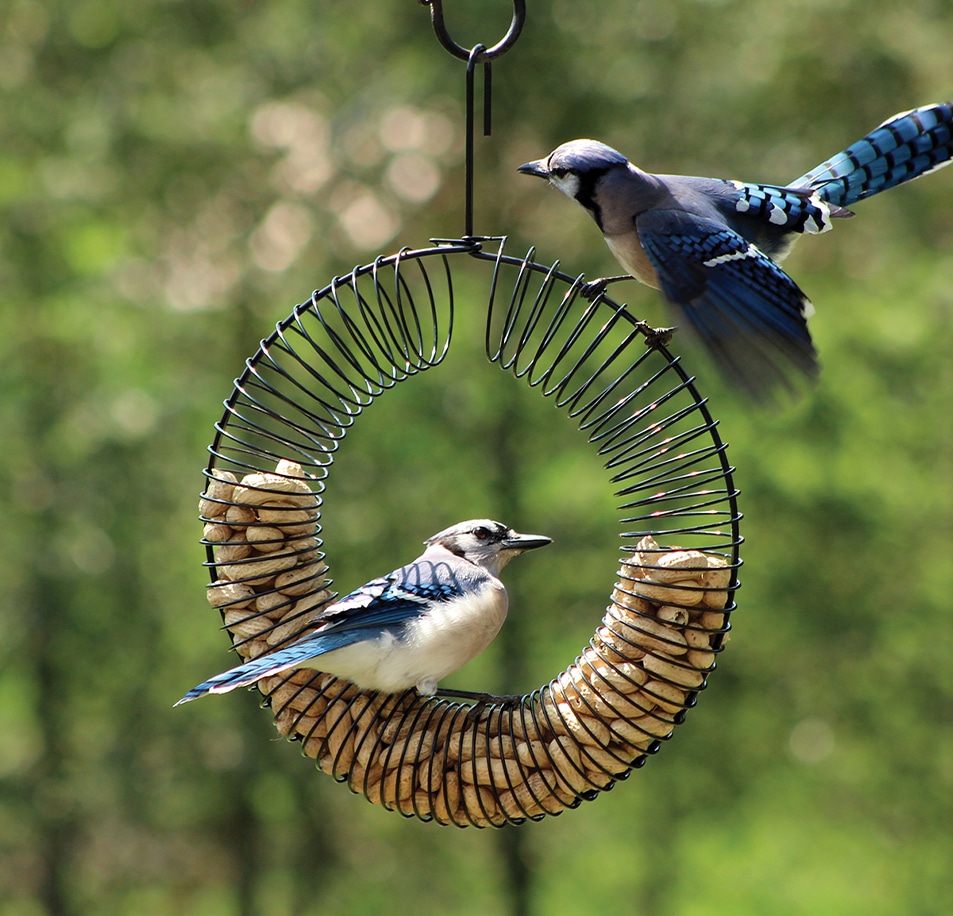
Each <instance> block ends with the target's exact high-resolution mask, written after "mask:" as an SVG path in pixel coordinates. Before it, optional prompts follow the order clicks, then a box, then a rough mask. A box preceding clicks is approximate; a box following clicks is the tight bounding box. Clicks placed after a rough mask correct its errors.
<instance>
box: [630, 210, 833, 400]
mask: <svg viewBox="0 0 953 916" xmlns="http://www.w3.org/2000/svg"><path fill="white" fill-rule="evenodd" d="M636 225H637V228H638V231H639V237H640V240H641V242H642V245H643V247H644V249H645V252H646V254H647V255H648V257H649V259H650V260H651V262H652V265H653V266H654V267H655V269H656V272H657V274H658V277H659V282H660V284H661V288H662V292H663V294H664V295H665V297H666V299H668V300H669V301H670V302H671V303H672V304H673V305H674V306H676V307H677V308H678V309H679V310H680V311H681V312H682V314H684V315H685V316H686V318H687V319H688V320H689V322H690V324H691V325H692V326H693V327H694V329H695V331H696V332H697V333H698V335H699V337H700V338H701V340H702V342H703V343H704V344H705V345H706V346H707V347H708V349H709V351H710V352H711V353H712V355H713V357H714V358H715V360H716V361H717V362H718V364H719V365H720V366H721V368H722V369H723V370H724V371H725V372H726V374H727V375H728V376H729V377H730V378H731V379H732V380H733V381H734V382H735V383H736V384H738V385H740V386H741V387H742V388H744V389H745V390H746V391H747V392H748V393H749V394H750V395H752V396H753V397H755V398H758V399H763V398H765V397H766V396H768V394H769V393H770V392H771V390H772V389H774V388H775V387H777V385H778V384H781V385H784V386H786V387H791V386H790V381H789V377H790V376H791V375H792V374H793V373H800V374H802V375H805V376H807V377H809V378H813V377H814V376H815V375H816V374H817V360H816V354H815V351H814V346H813V344H812V342H811V336H810V333H809V332H808V329H807V315H808V309H809V303H808V301H807V298H806V297H805V295H804V293H803V292H801V290H800V289H799V288H798V286H797V284H796V283H794V281H793V280H791V278H790V277H788V275H787V274H786V273H784V271H783V270H781V268H780V267H779V266H778V265H777V264H776V263H775V262H774V261H772V260H771V259H770V258H768V257H767V256H766V255H765V254H764V253H763V252H761V251H760V250H759V249H758V248H757V247H755V246H754V245H753V244H751V243H750V242H748V241H747V239H745V238H743V237H742V236H741V235H739V234H738V233H737V232H735V231H734V230H732V229H730V228H729V227H727V226H724V225H721V224H719V223H717V222H715V221H713V220H708V219H704V218H701V217H697V216H693V215H691V214H688V213H685V212H683V211H672V210H669V211H657V210H656V211H650V212H649V213H646V214H643V215H642V216H640V217H639V218H638V220H637V223H636ZM792 370H793V373H792Z"/></svg>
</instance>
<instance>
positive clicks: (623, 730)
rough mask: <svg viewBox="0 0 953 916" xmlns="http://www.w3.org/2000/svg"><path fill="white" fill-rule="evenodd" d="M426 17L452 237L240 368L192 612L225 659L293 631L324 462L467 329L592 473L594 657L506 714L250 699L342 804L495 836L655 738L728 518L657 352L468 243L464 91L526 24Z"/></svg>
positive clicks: (714, 619) (711, 647) (313, 576)
mask: <svg viewBox="0 0 953 916" xmlns="http://www.w3.org/2000/svg"><path fill="white" fill-rule="evenodd" d="M429 6H430V10H431V14H432V19H433V24H434V29H435V32H436V34H437V35H438V37H439V38H440V39H441V42H442V43H443V44H444V46H445V47H447V48H448V50H450V51H451V53H454V54H455V55H456V56H458V57H462V59H464V60H466V61H467V155H466V159H467V162H466V168H467V183H466V188H467V191H466V195H467V196H466V231H465V232H464V234H463V235H462V236H461V237H460V238H457V239H432V240H430V242H429V244H427V245H425V246H423V247H420V248H402V249H401V250H399V251H397V252H396V253H391V254H386V255H381V256H379V257H377V258H375V259H374V260H373V261H372V262H370V263H368V264H364V265H362V266H358V267H355V268H354V269H353V270H352V271H351V272H350V273H349V274H347V275H344V276H339V277H335V278H333V279H332V280H331V281H330V282H329V283H327V284H326V285H325V286H324V287H323V288H321V289H319V290H317V291H315V292H314V293H313V294H312V296H311V297H310V298H309V299H308V300H307V301H305V302H303V303H301V304H300V305H297V306H296V307H295V308H294V310H293V311H292V313H291V314H290V315H288V316H287V317H286V318H284V319H283V320H281V321H280V322H278V324H277V326H276V327H275V330H274V331H273V332H272V333H271V334H270V335H269V336H268V337H267V338H265V339H264V340H263V341H262V342H261V345H260V347H259V348H258V350H257V351H256V352H255V353H254V354H253V355H252V356H250V357H249V358H248V359H247V360H246V362H245V366H244V369H243V370H242V372H241V374H240V375H239V377H238V378H237V380H236V381H235V385H234V389H233V390H232V392H231V394H230V395H229V397H228V399H227V400H226V401H225V409H224V413H223V414H222V417H221V419H220V420H219V422H218V423H217V424H216V427H215V435H214V438H213V440H212V442H211V445H210V446H209V452H210V455H211V459H210V461H209V465H208V467H207V469H206V471H205V475H206V478H207V482H206V486H205V490H204V492H203V494H202V497H201V502H200V515H201V520H202V523H203V525H204V540H203V543H204V544H205V547H206V554H207V557H206V565H207V567H208V569H209V572H210V583H209V586H208V589H207V595H208V600H209V603H210V604H211V605H212V607H213V608H214V609H215V610H216V612H217V613H219V614H220V615H221V618H222V621H223V624H224V626H223V628H224V630H225V631H226V632H227V634H228V636H229V639H230V640H231V642H232V647H233V649H234V650H235V652H236V653H237V654H238V656H239V658H240V660H248V659H252V658H255V657H258V656H260V655H262V654H265V653H268V652H272V651H274V650H276V649H279V648H282V647H284V646H287V645H289V644H291V643H293V642H294V641H296V640H297V639H299V638H301V637H302V636H303V635H305V634H307V633H308V632H310V630H309V622H310V621H311V619H312V618H313V616H314V615H315V613H317V612H318V611H320V610H321V609H322V608H323V607H324V606H325V605H326V604H327V603H328V602H329V601H331V600H333V597H334V593H333V592H331V591H330V589H329V584H330V583H329V579H328V575H329V566H328V563H327V554H326V552H325V546H326V545H325V544H324V542H323V541H322V539H321V537H320V534H321V524H320V523H321V509H322V505H323V494H324V493H325V491H326V488H327V486H328V485H329V483H330V482H331V481H333V479H334V477H333V462H334V459H335V456H336V454H337V453H338V450H339V449H342V448H345V449H346V448H347V445H346V438H347V434H348V432H349V431H350V430H351V429H352V428H353V426H354V425H355V423H356V422H357V421H358V420H359V418H360V417H361V416H362V414H363V412H364V410H365V409H366V408H367V407H368V406H369V405H370V404H372V403H374V402H375V401H377V400H379V399H383V400H384V402H385V407H383V408H382V409H384V410H386V401H387V394H388V392H391V391H393V390H394V389H395V388H396V386H397V385H405V384H413V383H414V380H415V379H418V378H420V377H421V376H422V375H423V374H425V373H439V372H440V371H441V366H442V364H443V363H444V361H445V359H446V357H447V355H448V353H449V352H450V350H451V347H452V346H453V345H454V316H455V314H456V313H457V311H458V310H463V309H466V310H467V311H468V313H471V314H472V313H476V312H477V311H479V313H480V314H482V315H483V316H484V318H483V324H484V335H483V340H484V351H485V356H486V371H488V372H503V373H505V374H507V375H508V376H510V377H511V379H512V382H513V384H523V385H528V386H529V387H530V388H531V389H533V390H535V391H536V392H537V393H538V394H539V396H540V398H541V400H542V401H543V402H544V401H547V400H548V401H549V404H550V405H551V407H553V408H555V409H556V410H558V411H561V412H563V413H564V414H565V415H566V416H568V417H569V418H570V419H571V420H572V421H573V422H574V424H575V426H576V428H577V429H578V434H579V435H581V436H584V437H585V438H586V440H587V441H588V443H589V445H590V448H591V451H592V457H593V461H598V462H601V463H602V464H603V465H604V467H605V468H606V469H608V471H609V474H610V486H611V487H612V488H613V494H614V498H615V500H616V506H617V509H618V513H619V523H620V528H621V531H620V552H619V556H618V557H616V558H613V559H611V560H610V559H609V558H607V559H606V582H607V587H606V606H605V607H600V608H598V609H594V611H595V613H594V615H593V616H594V624H595V626H594V632H593V635H592V637H591V639H590V640H589V642H588V644H587V645H585V646H583V647H582V648H581V649H580V650H579V652H578V654H576V656H575V657H574V658H573V659H572V661H570V662H569V663H568V664H567V666H566V667H565V669H564V670H562V671H560V672H558V673H557V674H556V675H555V676H554V677H553V678H552V679H551V680H550V681H549V682H548V683H545V684H543V685H542V686H540V687H539V688H538V689H536V690H534V691H532V692H531V693H529V694H526V695H523V696H510V697H481V698H479V699H478V700H476V701H474V700H473V699H472V698H467V699H460V698H447V697H445V696H440V697H429V698H423V697H419V696H418V695H417V694H416V692H415V691H413V690H411V691H407V692H405V693H402V694H396V695H385V694H380V693H374V692H367V691H362V690H359V689H358V688H357V687H356V686H354V685H352V684H350V683H348V682H346V681H343V680H340V679H338V678H335V677H334V676H332V675H329V674H325V673H322V672H320V671H315V670H312V669H308V668H302V669H298V670H294V671H291V672H284V673H282V674H279V675H276V676H274V677H270V678H267V679H265V680H262V681H260V682H259V684H258V685H257V687H258V690H259V691H260V692H261V694H262V696H263V698H264V706H265V707H267V708H268V709H269V710H270V714H271V715H272V717H273V719H274V724H275V727H276V729H277V730H278V732H280V733H281V734H282V735H284V736H286V737H288V738H289V739H292V740H294V741H296V742H299V743H300V746H301V749H302V751H303V753H304V754H305V755H307V756H308V757H310V758H312V759H313V760H314V761H315V763H316V766H317V768H318V769H319V770H320V771H321V772H323V773H326V774H327V775H329V776H331V777H332V778H333V779H335V780H337V781H339V782H341V783H343V784H344V785H345V786H347V787H348V788H349V789H350V790H351V791H352V792H355V793H359V794H362V795H364V796H365V797H366V798H367V799H368V800H369V801H371V802H373V803H374V804H377V805H381V806H383V807H385V808H387V809H390V810H393V811H396V812H399V813H400V814H402V815H404V816H406V817H415V818H419V819H421V820H426V821H435V822H437V823H440V824H454V825H456V826H460V827H464V826H469V825H472V826H476V827H486V826H502V825H504V824H507V823H519V822H522V821H525V820H527V819H534V820H535V819H540V818H542V817H545V816H546V815H551V814H559V813H560V812H562V811H564V810H566V809H567V808H575V807H577V806H578V805H579V804H580V803H581V802H582V801H584V800H592V799H594V798H595V797H596V796H598V795H599V794H600V793H601V792H603V791H605V790H607V789H609V788H611V787H612V786H613V785H614V784H615V783H616V782H617V781H619V780H621V779H625V778H626V777H627V776H628V775H630V773H631V772H632V771H633V770H635V769H637V768H639V767H640V766H642V764H644V763H645V761H646V759H647V758H648V757H649V756H651V755H653V754H655V753H656V752H657V751H658V750H659V748H660V747H661V746H662V744H663V742H665V741H666V740H668V739H669V738H671V736H672V735H673V733H674V732H675V730H676V729H677V727H678V726H679V725H680V724H681V723H682V722H683V721H684V719H685V716H686V714H687V712H688V711H689V710H690V709H692V708H693V707H694V706H695V705H696V702H697V700H698V697H699V695H700V694H701V692H702V691H703V690H704V688H705V686H706V684H707V682H708V678H709V676H710V674H711V673H712V671H713V670H714V668H715V660H716V658H717V657H718V655H719V654H720V653H721V652H722V650H723V649H724V643H725V637H726V634H727V633H728V630H729V617H730V614H731V612H732V611H733V609H734V607H735V605H734V601H733V595H734V591H735V589H736V588H737V585H738V580H737V571H738V567H739V565H740V560H739V557H738V549H739V545H740V543H741V537H740V534H739V529H738V525H739V520H740V518H741V516H740V513H739V511H738V506H737V491H736V489H735V486H734V482H733V478H732V470H733V469H732V467H731V466H730V464H729V462H728V457H727V454H726V446H725V443H724V442H723V441H722V440H721V438H720V436H719V433H718V428H717V422H716V420H715V419H714V417H713V416H712V414H711V412H710V411H709V407H708V404H707V401H706V399H705V397H704V396H703V394H702V393H701V392H700V391H699V390H698V387H697V386H696V383H695V380H694V379H693V377H692V376H691V375H690V374H689V372H688V371H687V370H686V368H685V367H684V365H683V362H682V360H681V357H679V356H678V355H676V354H673V353H672V352H671V351H670V349H668V346H670V345H668V346H663V345H660V344H659V342H658V341H657V340H654V339H653V340H652V346H648V347H647V346H646V341H647V340H649V339H652V337H651V328H649V327H648V326H647V325H646V324H645V322H643V321H641V320H640V319H638V318H637V317H635V316H634V315H633V314H632V313H631V312H630V310H629V309H628V308H627V307H626V306H625V305H622V304H619V303H618V302H616V301H615V300H613V299H612V298H611V297H609V296H606V295H604V294H602V295H599V296H597V297H596V298H595V299H594V300H593V301H589V300H587V299H586V298H585V297H584V296H583V295H582V291H583V288H584V286H585V284H584V282H583V278H582V277H581V276H579V275H573V274H570V273H566V272H564V271H563V270H562V269H561V268H560V265H559V262H556V263H554V264H549V265H546V264H540V263H538V262H537V261H536V260H535V252H534V251H533V250H532V249H531V250H530V251H529V252H528V253H527V254H525V255H522V256H521V255H518V254H515V255H514V254H512V253H511V252H510V251H508V249H507V241H506V239H505V238H504V237H500V236H492V237H491V236H479V235H474V234H473V231H472V187H473V184H472V175H473V144H472V137H473V119H474V118H473V109H474V105H473V96H474V91H473V82H474V81H473V76H474V71H475V69H476V67H477V66H483V67H485V68H488V67H489V65H490V63H491V62H492V60H494V59H496V58H497V57H499V56H500V55H501V54H502V53H505V51H506V50H508V49H509V48H510V47H512V45H513V43H514V42H515V40H516V38H517V37H518V35H519V31H520V29H521V28H522V22H523V19H524V16H525V4H524V3H523V2H521V0H516V2H515V3H514V16H513V21H512V24H511V26H510V31H509V32H508V33H507V36H506V37H505V38H504V39H503V40H502V41H501V42H499V43H498V44H497V45H495V46H494V47H492V48H490V49H487V48H485V47H484V46H482V45H477V46H476V47H475V48H474V49H472V50H469V51H467V50H465V49H463V48H461V47H460V46H459V45H456V43H455V42H453V41H452V39H450V37H449V35H447V33H446V29H445V26H444V24H443V17H442V11H441V6H440V3H439V2H437V0H431V2H430V3H429ZM485 85H486V83H485ZM461 276H465V277H466V283H465V284H460V283H459V282H458V278H459V277H461ZM461 287H464V288H465V290H466V292H465V293H462V292H460V289H461ZM541 406H542V404H541Z"/></svg>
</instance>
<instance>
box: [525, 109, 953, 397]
mask: <svg viewBox="0 0 953 916" xmlns="http://www.w3.org/2000/svg"><path fill="white" fill-rule="evenodd" d="M951 156H953V102H946V103H943V104H940V105H927V106H924V107H923V108H917V109H914V110H913V111H907V112H903V113H902V114H898V115H895V116H894V117H892V118H890V119H889V120H887V121H885V122H884V123H883V124H881V125H880V127H878V128H877V129H876V130H874V131H872V132H871V133H869V134H868V135H867V136H866V137H864V138H863V139H862V140H858V141H857V142H856V143H854V144H853V145H852V146H850V147H848V148H847V149H846V150H844V151H843V152H841V153H838V154H837V155H836V156H834V157H833V158H831V159H829V160H828V161H827V162H825V163H823V164H822V165H819V166H818V167H817V168H815V169H812V170H811V171H810V172H808V173H807V174H806V175H802V176H801V177H800V178H798V179H797V180H795V181H793V182H792V183H791V184H790V185H787V186H785V187H776V186H773V185H763V184H748V183H746V182H742V181H723V180H719V179H714V178H689V177H684V176H681V175H652V174H650V173H648V172H643V171H642V170H641V169H639V168H637V167H636V166H634V165H633V164H632V163H631V162H629V160H628V159H626V158H625V156H623V155H622V154H621V153H618V152H616V151H615V150H614V149H612V148H611V147H608V146H606V145H605V144H604V143H599V142H598V141H596V140H571V141H570V142H568V143H564V144H563V145H562V146H559V147H557V148H556V149H555V150H553V152H552V153H550V154H549V156H547V157H546V158H545V159H538V160H536V161H535V162H527V163H526V164H525V165H521V166H520V167H519V171H520V172H522V173H523V174H526V175H536V176H538V177H539V178H545V179H546V180H547V181H548V182H549V183H550V184H552V185H554V186H555V187H557V188H558V189H559V190H560V191H562V192H563V193H564V194H565V195H566V196H567V197H570V198H572V199H573V200H575V201H576V202H577V203H579V204H580V205H581V206H582V207H583V208H584V209H586V210H587V211H588V212H589V215H590V216H591V217H592V218H593V219H594V220H595V221H596V224H597V225H598V226H599V228H600V229H601V230H602V234H603V236H604V237H605V240H606V244H608V246H609V250H610V251H611V252H612V254H613V255H614V256H615V258H616V260H617V261H618V262H619V263H620V264H621V265H622V266H623V268H625V270H626V271H627V272H628V274H630V275H631V276H633V277H635V278H636V279H638V280H641V281H642V282H643V283H645V284H647V285H648V286H651V287H654V288H656V289H660V290H661V291H662V294H663V296H664V297H665V299H666V300H667V301H668V302H669V303H670V304H671V305H673V306H675V308H676V312H677V313H679V314H683V315H684V316H685V318H687V319H688V322H689V324H690V325H691V326H693V327H694V328H695V330H696V331H697V333H698V335H699V336H700V338H701V340H702V342H703V343H704V344H705V345H706V346H707V347H708V349H709V350H710V351H711V353H712V355H713V356H714V358H715V360H716V362H717V363H718V365H719V366H720V368H721V369H722V370H723V371H724V373H725V374H726V375H727V376H728V378H729V379H730V380H731V381H733V382H734V383H735V384H736V385H738V386H740V387H741V388H742V389H743V390H745V391H746V392H747V393H748V394H750V395H752V396H754V397H755V398H763V397H766V396H767V395H768V394H769V392H770V391H771V389H773V388H774V387H776V386H777V385H778V384H782V385H785V386H786V387H790V381H789V378H788V376H789V372H790V369H791V368H793V369H794V370H796V371H800V372H801V373H803V374H805V375H807V376H808V377H809V378H813V377H814V376H815V375H816V374H817V371H818V367H817V360H816V354H815V351H814V346H813V344H812V343H811V335H810V333H809V332H808V329H807V318H808V317H809V315H810V314H811V312H812V311H813V310H812V309H811V305H810V303H809V302H808V300H807V297H806V296H805V295H804V293H802V292H801V290H800V289H799V288H798V286H797V284H795V282H794V281H793V280H792V279H791V278H790V277H789V276H788V275H787V274H786V273H785V272H784V271H783V270H782V269H781V268H780V267H779V266H778V263H777V262H779V261H781V260H782V259H783V258H784V257H785V256H786V255H787V254H788V252H789V251H790V250H791V247H792V245H793V243H794V242H795V241H796V239H797V237H798V235H799V234H801V233H804V232H807V233H809V234H812V235H813V234H816V233H819V232H826V231H827V230H828V229H830V228H831V220H832V219H838V218H841V217H848V216H853V215H854V214H853V213H852V212H851V211H850V210H848V209H846V208H847V207H849V206H850V205H851V204H854V203H856V202H857V201H858V200H863V198H865V197H870V196H871V195H873V194H878V193H879V192H880V191H885V190H886V189H887V188H892V187H894V185H898V184H901V183H902V182H904V181H909V180H911V179H913V178H917V177H918V176H920V175H925V174H927V172H932V171H934V170H935V169H938V168H940V167H942V166H944V165H949V163H950V157H951ZM620 279H626V277H611V278H607V279H603V280H596V281H594V282H593V283H591V284H588V285H587V287H586V289H585V290H584V294H585V295H587V296H588V297H589V298H593V297H594V296H595V295H596V294H598V293H599V292H601V291H602V290H604V289H605V286H606V284H607V283H609V282H613V281H614V280H620ZM665 330H666V331H669V330H671V329H665Z"/></svg>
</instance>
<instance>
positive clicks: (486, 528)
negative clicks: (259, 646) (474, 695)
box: [175, 519, 551, 706]
mask: <svg viewBox="0 0 953 916" xmlns="http://www.w3.org/2000/svg"><path fill="white" fill-rule="evenodd" d="M424 543H425V544H426V545H427V549H426V550H425V551H424V552H423V553H422V554H421V555H420V556H419V557H418V558H417V559H416V560H414V561H413V562H412V563H409V564H408V565H407V566H402V567H401V568H400V569H396V570H394V572H392V573H390V574H389V575H386V576H384V577H382V578H380V579H374V580H373V581H371V582H368V583H367V584H366V585H362V586H361V587H360V588H359V589H357V590H356V591H353V592H351V594H349V595H347V596H346V597H345V598H342V599H341V600H340V601H336V602H335V603H334V604H332V605H330V606H329V607H328V608H326V609H325V610H323V611H321V612H320V613H319V614H317V615H316V616H315V617H314V618H313V619H312V620H310V621H309V622H308V624H307V625H308V627H314V628H315V630H314V632H311V633H309V634H308V635H307V636H304V637H302V638H301V639H299V640H298V641H297V642H295V643H292V644H291V645H290V646H287V647H286V648H283V649H279V650H277V651H276V652H271V653H269V654H268V655H263V656H260V657H259V658H256V659H253V660H252V661H249V662H245V663H244V664H243V665H238V666H237V667H235V668H232V669H230V670H229V671H225V672H223V673H222V674H217V675H215V677H213V678H210V679H209V680H207V681H206V682H205V683H204V684H199V685H198V687H193V688H192V689H191V690H190V691H189V692H188V693H187V694H186V695H185V696H184V697H182V699H181V700H179V702H178V703H176V704H175V705H176V706H178V705H179V704H180V703H187V702H188V701H189V700H194V699H195V698H196V697H201V696H204V695H205V694H207V693H228V692H229V691H231V690H235V689H236V688H238V687H249V686H251V685H252V684H254V683H256V682H257V681H259V680H261V679H262V678H265V677H270V676H272V675H274V674H280V673H281V672H282V671H287V670H288V669H290V668H299V667H305V668H316V669H317V670H320V671H324V672H326V673H328V674H334V675H336V676H338V677H342V678H344V679H346V680H348V681H351V682H352V683H354V684H356V685H357V686H358V687H361V688H362V689H364V690H380V691H383V692H384V693H398V692H401V691H404V690H407V689H409V688H411V687H416V688H417V692H418V693H419V694H420V695H421V696H432V695H433V694H435V693H436V692H437V683H438V682H439V681H440V679H441V678H443V677H446V675H448V674H450V673H452V672H453V671H456V670H457V669H458V668H461V667H463V665H465V664H466V663H467V662H468V661H470V659H472V658H475V657H476V656H477V655H479V654H480V653H481V652H482V651H483V650H484V649H485V648H486V647H487V646H488V645H489V644H490V643H491V642H492V641H493V640H494V639H495V638H496V634H497V633H499V631H500V627H502V626H503V621H504V619H505V618H506V609H507V604H508V601H507V594H506V589H505V588H504V587H503V583H502V582H501V581H500V579H499V575H500V570H501V569H503V567H504V566H505V565H506V564H507V563H508V562H509V561H510V560H511V559H513V557H516V556H519V554H521V553H523V551H525V550H533V549H535V548H537V547H545V546H546V545H547V544H549V543H551V539H550V538H548V537H543V536H542V535H538V534H518V533H517V532H515V531H514V530H513V529H512V528H507V527H506V525H502V524H500V523H499V522H494V521H491V520H490V519H474V520H472V521H468V522H460V523H459V524H457V525H453V526H452V527H450V528H447V529H446V530H444V531H441V532H439V533H438V534H435V535H434V536H433V537H431V538H428V539H427V540H426V541H424ZM455 693H459V694H463V693H464V692H463V691H457V692H455Z"/></svg>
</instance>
